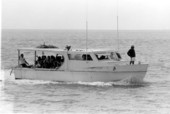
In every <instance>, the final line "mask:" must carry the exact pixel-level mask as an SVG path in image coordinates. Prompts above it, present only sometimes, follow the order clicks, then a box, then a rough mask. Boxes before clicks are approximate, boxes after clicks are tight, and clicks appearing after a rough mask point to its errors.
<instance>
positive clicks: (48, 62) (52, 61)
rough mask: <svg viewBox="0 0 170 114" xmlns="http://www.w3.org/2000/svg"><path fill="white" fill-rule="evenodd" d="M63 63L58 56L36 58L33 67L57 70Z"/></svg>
mask: <svg viewBox="0 0 170 114" xmlns="http://www.w3.org/2000/svg"><path fill="white" fill-rule="evenodd" d="M63 62H64V57H63V56H59V55H58V54H57V55H56V57H55V56H53V55H51V56H45V55H43V56H38V59H37V61H36V62H35V66H36V67H37V68H58V67H60V66H61V64H62V63H63Z"/></svg>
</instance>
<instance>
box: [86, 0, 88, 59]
mask: <svg viewBox="0 0 170 114" xmlns="http://www.w3.org/2000/svg"><path fill="white" fill-rule="evenodd" d="M87 44H88V0H86V61H87V49H88V45H87Z"/></svg>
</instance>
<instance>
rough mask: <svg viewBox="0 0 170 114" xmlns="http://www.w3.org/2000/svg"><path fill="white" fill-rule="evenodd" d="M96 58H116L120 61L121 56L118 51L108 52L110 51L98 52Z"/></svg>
mask: <svg viewBox="0 0 170 114" xmlns="http://www.w3.org/2000/svg"><path fill="white" fill-rule="evenodd" d="M95 55H96V58H97V59H98V60H115V61H119V60H120V59H121V56H120V54H119V53H118V52H108V53H96V54H95Z"/></svg>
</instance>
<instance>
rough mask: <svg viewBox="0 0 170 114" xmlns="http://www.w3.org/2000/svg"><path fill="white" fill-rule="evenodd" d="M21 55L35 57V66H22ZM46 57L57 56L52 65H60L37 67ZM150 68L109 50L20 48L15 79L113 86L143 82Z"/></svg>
mask: <svg viewBox="0 0 170 114" xmlns="http://www.w3.org/2000/svg"><path fill="white" fill-rule="evenodd" d="M22 51H24V52H33V53H34V56H33V58H34V64H32V65H31V67H22V66H21V65H20V63H19V59H20V55H21V53H22ZM37 53H39V55H38V54H37ZM41 53H42V55H41ZM47 53H52V54H53V56H55V55H56V59H55V61H53V63H57V64H56V65H54V66H53V67H48V68H46V67H42V66H37V56H47V55H46V54H47ZM50 56H51V55H50ZM147 68H148V64H142V63H138V64H134V65H130V64H129V61H123V60H122V57H121V55H120V53H118V52H117V51H114V50H109V49H103V50H101V49H88V50H86V49H85V50H83V49H74V50H73V49H67V48H66V49H59V48H20V49H18V65H17V67H15V69H14V75H15V79H31V80H50V81H59V82H114V81H121V80H130V81H131V82H142V81H143V79H144V77H145V74H146V72H147Z"/></svg>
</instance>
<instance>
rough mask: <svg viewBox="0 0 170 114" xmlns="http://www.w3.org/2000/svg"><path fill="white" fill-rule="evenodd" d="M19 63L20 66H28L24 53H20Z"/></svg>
mask: <svg viewBox="0 0 170 114" xmlns="http://www.w3.org/2000/svg"><path fill="white" fill-rule="evenodd" d="M19 64H20V65H21V66H22V67H29V64H28V62H27V61H26V60H25V58H24V54H21V56H20V57H19Z"/></svg>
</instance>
